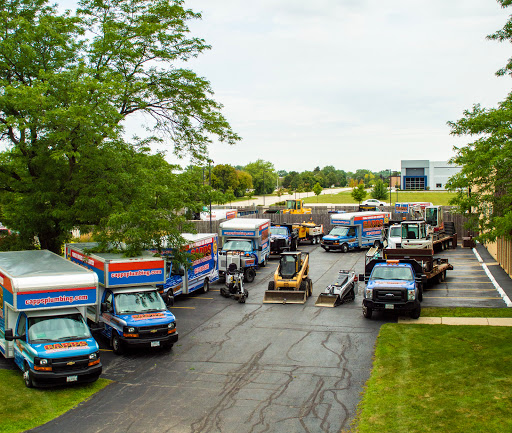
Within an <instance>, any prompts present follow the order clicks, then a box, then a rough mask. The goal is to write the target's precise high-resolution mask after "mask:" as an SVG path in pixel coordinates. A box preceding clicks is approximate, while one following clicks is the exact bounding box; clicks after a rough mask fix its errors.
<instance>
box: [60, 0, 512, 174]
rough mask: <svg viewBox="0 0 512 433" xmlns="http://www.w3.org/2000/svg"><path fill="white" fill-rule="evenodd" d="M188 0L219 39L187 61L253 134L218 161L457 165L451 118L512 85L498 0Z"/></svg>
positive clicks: (239, 128)
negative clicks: (505, 72)
mask: <svg viewBox="0 0 512 433" xmlns="http://www.w3.org/2000/svg"><path fill="white" fill-rule="evenodd" d="M59 3H60V4H61V5H63V6H64V7H68V8H73V7H74V4H75V2H74V0H61V1H60V2H59ZM185 6H186V7H188V8H190V9H192V10H194V11H195V12H201V13H202V16H203V19H202V20H195V21H192V22H190V23H189V25H190V28H191V30H192V34H193V35H194V36H197V37H202V38H204V39H205V40H206V42H207V43H208V44H210V45H212V49H211V50H209V51H207V52H206V53H204V54H202V55H201V56H200V57H199V58H198V59H194V60H192V61H191V62H189V64H188V65H187V67H189V68H191V69H192V70H194V71H195V72H196V73H197V74H199V75H200V76H203V77H205V78H207V79H208V80H209V81H210V82H211V85H212V87H213V90H214V92H215V96H214V98H215V99H216V100H217V101H218V102H221V103H222V104H223V105H224V109H223V113H224V115H225V116H226V118H227V119H228V121H229V122H230V124H231V126H232V128H233V129H234V131H235V132H237V133H238V134H239V135H240V136H241V137H242V141H241V142H240V143H238V144H237V145H236V146H233V147H230V146H228V145H224V144H222V143H214V144H213V145H212V146H211V152H210V157H211V158H212V159H213V161H214V163H215V164H232V165H246V164H247V163H249V162H253V161H256V160H257V159H263V160H266V161H271V162H272V163H273V164H274V167H275V168H276V169H277V170H280V169H284V170H287V171H291V170H296V171H304V170H312V169H314V168H315V167H316V166H320V167H324V166H326V165H333V166H335V167H336V168H338V169H343V170H346V171H355V170H356V169H359V168H367V169H370V170H373V171H379V170H383V169H392V170H399V169H400V160H401V159H429V160H447V159H449V158H450V157H452V156H453V155H454V151H453V146H454V145H458V146H461V145H464V144H465V143H467V142H468V139H467V138H465V137H464V138H462V139H461V138H455V137H452V136H450V135H449V132H450V129H449V127H448V126H447V124H446V122H447V121H455V120H457V119H459V118H460V117H461V116H462V114H463V111H464V110H465V109H469V108H471V107H472V105H473V104H474V103H481V104H482V105H483V106H486V107H493V106H496V104H497V103H498V102H499V101H501V100H503V99H504V97H505V96H506V94H507V93H508V92H509V91H510V90H511V80H510V78H509V77H496V76H495V75H494V73H495V72H496V70H498V69H499V68H500V67H502V66H504V65H505V63H506V61H507V59H508V58H509V57H512V49H511V47H510V45H509V44H507V43H505V44H500V43H498V42H495V41H488V40H486V36H487V35H488V34H491V33H493V32H495V31H496V30H498V29H500V28H502V27H503V25H504V24H505V22H506V20H507V17H508V12H511V13H512V9H511V10H509V11H507V10H504V9H501V8H500V6H499V4H498V3H497V2H496V1H495V0H387V1H382V0H316V1H311V0H308V1H306V0H253V1H247V0H185ZM133 125H134V124H133V123H131V124H130V125H129V127H128V128H127V130H128V132H129V133H131V132H134V131H133ZM135 132H136V131H135ZM169 160H171V158H169ZM181 164H182V165H185V163H184V162H183V161H182V162H181Z"/></svg>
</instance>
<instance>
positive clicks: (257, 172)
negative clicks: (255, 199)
mask: <svg viewBox="0 0 512 433" xmlns="http://www.w3.org/2000/svg"><path fill="white" fill-rule="evenodd" d="M245 171H247V172H248V173H249V174H250V175H251V176H252V184H253V186H254V192H255V194H271V193H272V192H273V191H274V190H275V189H276V183H277V173H276V171H275V169H274V165H273V164H272V163H271V162H269V161H263V160H262V159H258V160H257V161H256V162H251V163H249V164H247V165H246V166H245Z"/></svg>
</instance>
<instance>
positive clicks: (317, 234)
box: [293, 220, 324, 245]
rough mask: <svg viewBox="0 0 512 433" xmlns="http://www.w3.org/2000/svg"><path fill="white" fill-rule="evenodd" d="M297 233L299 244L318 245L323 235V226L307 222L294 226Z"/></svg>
mask: <svg viewBox="0 0 512 433" xmlns="http://www.w3.org/2000/svg"><path fill="white" fill-rule="evenodd" d="M293 227H294V228H296V229H297V230H298V232H299V237H298V240H299V243H301V242H305V241H310V242H311V245H313V244H319V243H320V242H321V240H322V237H323V235H324V226H323V225H322V224H316V223H314V222H313V221H312V220H311V221H308V222H305V221H304V222H302V223H300V224H294V225H293Z"/></svg>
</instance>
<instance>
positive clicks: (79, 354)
mask: <svg viewBox="0 0 512 433" xmlns="http://www.w3.org/2000/svg"><path fill="white" fill-rule="evenodd" d="M0 284H1V286H0V352H1V353H2V354H3V355H4V356H5V357H6V358H13V359H14V362H15V363H16V365H17V366H18V367H19V368H20V369H21V371H23V380H24V382H25V385H26V386H27V387H28V388H31V387H33V386H37V387H46V386H52V385H65V384H72V383H87V382H93V381H95V380H97V379H98V377H99V376H100V374H101V371H102V365H101V362H100V351H99V347H98V343H97V342H96V340H95V339H94V338H93V337H92V335H91V332H90V329H89V328H88V327H87V324H86V308H87V307H88V306H91V305H96V302H97V298H98V277H97V275H96V274H95V273H94V272H91V271H88V270H87V269H84V268H82V267H81V266H78V265H75V264H73V263H71V262H69V261H68V260H66V259H64V258H63V257H60V256H58V255H57V254H54V253H52V252H50V251H47V250H33V251H7V252H2V253H0Z"/></svg>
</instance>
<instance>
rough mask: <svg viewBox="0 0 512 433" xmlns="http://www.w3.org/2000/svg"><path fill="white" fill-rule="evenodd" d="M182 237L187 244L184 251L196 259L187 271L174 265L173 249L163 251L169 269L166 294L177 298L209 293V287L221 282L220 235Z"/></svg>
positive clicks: (200, 234) (203, 234)
mask: <svg viewBox="0 0 512 433" xmlns="http://www.w3.org/2000/svg"><path fill="white" fill-rule="evenodd" d="M181 236H182V237H183V238H184V239H185V241H186V242H187V243H186V245H185V246H184V247H183V249H184V250H185V251H186V252H188V253H190V254H193V255H194V256H195V258H194V259H193V261H192V263H191V264H190V267H189V268H188V269H187V270H185V269H184V268H183V267H182V266H175V265H173V262H172V250H171V249H164V250H163V251H162V254H163V255H164V257H165V258H166V260H167V269H168V272H167V274H168V276H167V279H166V281H165V283H164V285H163V288H164V292H166V293H167V292H170V294H171V295H174V296H177V295H181V294H189V293H193V292H195V291H196V290H201V289H202V290H203V291H208V289H209V285H210V284H211V283H214V282H216V281H218V280H219V265H218V263H219V256H218V251H217V248H218V235H217V234H216V233H206V234H205V233H199V234H191V233H183V234H182V235H181ZM181 274H183V275H181Z"/></svg>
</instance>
